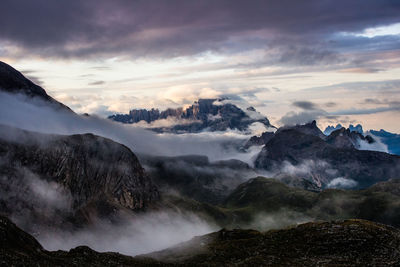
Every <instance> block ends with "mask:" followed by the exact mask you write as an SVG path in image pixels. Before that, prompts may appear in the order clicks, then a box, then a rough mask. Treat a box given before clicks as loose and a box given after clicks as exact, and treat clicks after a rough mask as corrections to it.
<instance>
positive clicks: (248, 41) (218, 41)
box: [0, 0, 400, 64]
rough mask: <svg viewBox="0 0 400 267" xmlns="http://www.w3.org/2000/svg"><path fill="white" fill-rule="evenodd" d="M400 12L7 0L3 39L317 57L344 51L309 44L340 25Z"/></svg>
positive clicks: (372, 7) (370, 5)
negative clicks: (269, 50)
mask: <svg viewBox="0 0 400 267" xmlns="http://www.w3.org/2000/svg"><path fill="white" fill-rule="evenodd" d="M399 13H400V3H399V2H398V1H381V0H355V1H345V0H344V1H320V0H311V1H303V0H281V1H261V0H260V1H251V2H249V1H231V0H229V1H228V0H224V1H222V0H221V1H211V0H208V1H207V0H206V1H184V0H181V1H178V0H174V1H173V0H171V1H128V0H116V1H106V0H86V1H66V0H63V1H49V0H37V1H31V0H3V1H1V3H0V25H1V27H0V42H1V41H2V42H4V43H6V44H12V45H17V46H19V47H20V48H22V49H23V50H28V51H29V52H31V53H36V54H39V55H42V56H43V55H45V56H57V57H70V56H90V55H99V54H107V53H114V54H115V53H120V54H122V55H128V56H136V57H137V56H163V57H173V56H180V55H190V54H195V53H199V52H203V51H207V50H214V51H219V50H223V51H226V50H227V51H228V52H229V50H230V49H231V50H235V51H236V50H243V49H247V48H249V47H252V46H258V47H263V46H269V45H270V46H272V47H274V46H276V45H278V46H279V45H280V44H283V43H287V42H290V43H291V44H300V46H299V48H298V47H296V49H293V50H288V51H286V52H283V53H282V56H281V58H280V60H281V61H282V62H283V63H285V62H289V63H291V60H296V58H300V61H301V62H302V64H312V63H313V61H316V60H323V61H327V62H328V61H331V60H337V58H336V56H335V53H334V52H332V51H331V50H329V49H322V50H320V49H319V50H315V49H314V48H312V47H308V46H310V45H314V44H315V42H320V41H321V40H326V39H327V38H328V37H329V36H331V35H332V33H335V32H354V31H361V30H363V29H365V28H367V27H373V26H377V25H385V24H390V23H395V22H398V14H399ZM255 32H257V34H255ZM249 36H250V37H249ZM255 36H256V37H255ZM232 40H233V41H232ZM243 40H245V41H243ZM349 42H350V41H349ZM349 45H351V44H349ZM9 53H12V52H9ZM304 57H306V58H304Z"/></svg>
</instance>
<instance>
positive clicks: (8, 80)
mask: <svg viewBox="0 0 400 267" xmlns="http://www.w3.org/2000/svg"><path fill="white" fill-rule="evenodd" d="M1 91H3V92H6V93H12V94H22V95H26V96H28V97H36V98H39V99H41V100H44V101H45V102H48V103H49V104H50V105H52V106H53V107H55V108H60V109H63V110H68V111H70V112H72V110H70V109H69V108H68V107H67V106H65V105H64V104H62V103H60V102H58V101H57V100H55V99H54V98H52V97H51V96H49V95H48V94H47V93H46V91H45V90H44V89H43V88H42V87H40V86H38V85H36V84H34V83H33V82H32V81H30V80H29V79H27V78H25V77H24V75H22V73H20V72H19V71H17V70H15V69H14V68H13V67H11V66H10V65H7V64H6V63H4V62H2V61H0V92H1Z"/></svg>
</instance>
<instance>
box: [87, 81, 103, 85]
mask: <svg viewBox="0 0 400 267" xmlns="http://www.w3.org/2000/svg"><path fill="white" fill-rule="evenodd" d="M102 84H105V82H104V81H95V82H90V83H88V85H102Z"/></svg>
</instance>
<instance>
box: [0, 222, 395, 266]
mask: <svg viewBox="0 0 400 267" xmlns="http://www.w3.org/2000/svg"><path fill="white" fill-rule="evenodd" d="M0 241H1V242H0V252H1V259H0V260H1V263H2V265H8V266H13V265H23V266H33V265H40V266H176V265H185V266H197V265H206V266H232V265H235V266H250V265H251V266H321V265H340V266H397V265H398V262H399V261H400V253H399V250H400V231H399V230H398V229H396V228H392V227H389V226H386V225H383V224H376V223H372V222H369V221H363V220H345V221H333V222H318V223H306V224H301V225H298V226H296V227H291V228H288V229H283V230H278V231H277V230H273V231H269V232H265V233H261V232H258V231H254V230H239V229H235V230H225V229H222V230H220V231H218V232H215V233H211V234H208V235H204V236H199V237H195V238H193V239H192V240H190V241H188V242H185V243H181V244H179V245H177V246H175V247H172V248H169V249H166V250H163V251H159V252H155V253H151V254H147V255H143V256H138V257H134V258H133V257H129V256H124V255H121V254H119V253H110V252H108V253H99V252H96V251H94V250H92V249H90V248H88V247H77V248H74V249H71V250H70V251H69V252H67V251H60V250H59V251H53V252H50V251H46V250H45V249H43V248H42V246H41V245H40V244H39V243H38V242H37V241H36V240H35V239H34V238H33V237H32V236H30V235H29V234H27V233H25V232H23V231H22V230H21V229H19V228H18V227H17V226H16V225H15V224H13V223H12V222H11V221H10V220H8V219H7V218H5V217H0ZM382 244H385V245H384V246H383V245H382Z"/></svg>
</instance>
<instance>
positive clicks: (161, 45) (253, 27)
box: [0, 0, 400, 133]
mask: <svg viewBox="0 0 400 267" xmlns="http://www.w3.org/2000/svg"><path fill="white" fill-rule="evenodd" d="M2 6H3V7H4V8H2V9H1V10H0V22H1V25H2V27H1V28H0V60H1V61H4V62H6V63H7V64H10V65H11V66H13V67H14V68H15V69H17V70H18V71H21V72H22V73H23V74H24V75H25V76H26V77H27V78H29V79H31V80H32V81H33V82H35V83H37V84H38V85H40V86H42V87H43V88H44V89H45V90H46V91H47V92H48V94H49V95H51V96H52V97H54V98H55V99H57V100H58V101H60V102H62V103H64V104H66V105H68V106H69V107H71V108H72V109H73V110H74V111H76V112H78V113H89V114H96V115H99V116H102V117H105V116H107V115H111V114H116V113H127V112H128V111H129V110H131V109H136V108H147V109H149V108H159V109H161V110H163V109H166V108H168V107H170V108H176V107H181V106H186V105H188V104H191V103H192V102H193V101H195V100H197V99H199V98H215V97H230V98H231V99H233V100H234V101H236V103H242V104H243V106H254V107H255V108H256V109H257V111H260V112H261V113H262V114H263V115H265V116H267V118H268V119H269V120H270V121H271V123H272V124H273V125H275V126H278V127H279V126H282V125H283V124H284V122H285V121H295V122H298V123H305V122H307V121H311V120H313V119H316V120H317V122H318V125H319V127H320V128H321V130H323V129H325V127H326V126H328V125H334V126H335V125H336V124H339V123H340V124H342V125H343V126H347V125H349V124H353V125H356V124H361V125H362V126H363V127H364V129H375V130H380V129H384V130H386V131H389V132H397V133H399V132H400V120H398V115H399V112H400V79H399V78H398V77H400V45H399V44H400V19H399V18H398V14H399V13H400V4H397V3H394V2H393V1H372V0H371V1H367V2H366V1H352V2H348V1H327V2H323V3H321V2H319V1H308V2H301V1H281V2H279V3H277V2H274V1H254V2H252V3H251V4H249V2H245V1H220V2H218V3H215V2H212V1H202V2H200V3H198V2H186V1H171V2H168V3H166V2H158V3H156V2H151V3H150V2H140V1H138V2H132V1H123V0H120V1H113V3H112V4H110V3H109V2H108V1H85V2H84V3H82V2H74V3H68V2H58V3H52V2H49V1H45V0H40V1H35V2H31V1H19V2H18V4H16V3H15V1H8V0H7V1H3V2H2ZM377 10H378V11H377ZM16 14H19V15H20V16H16ZM21 17H23V18H24V19H22V20H21V19H20V18H21ZM27 23H29V27H28V26H27Z"/></svg>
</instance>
